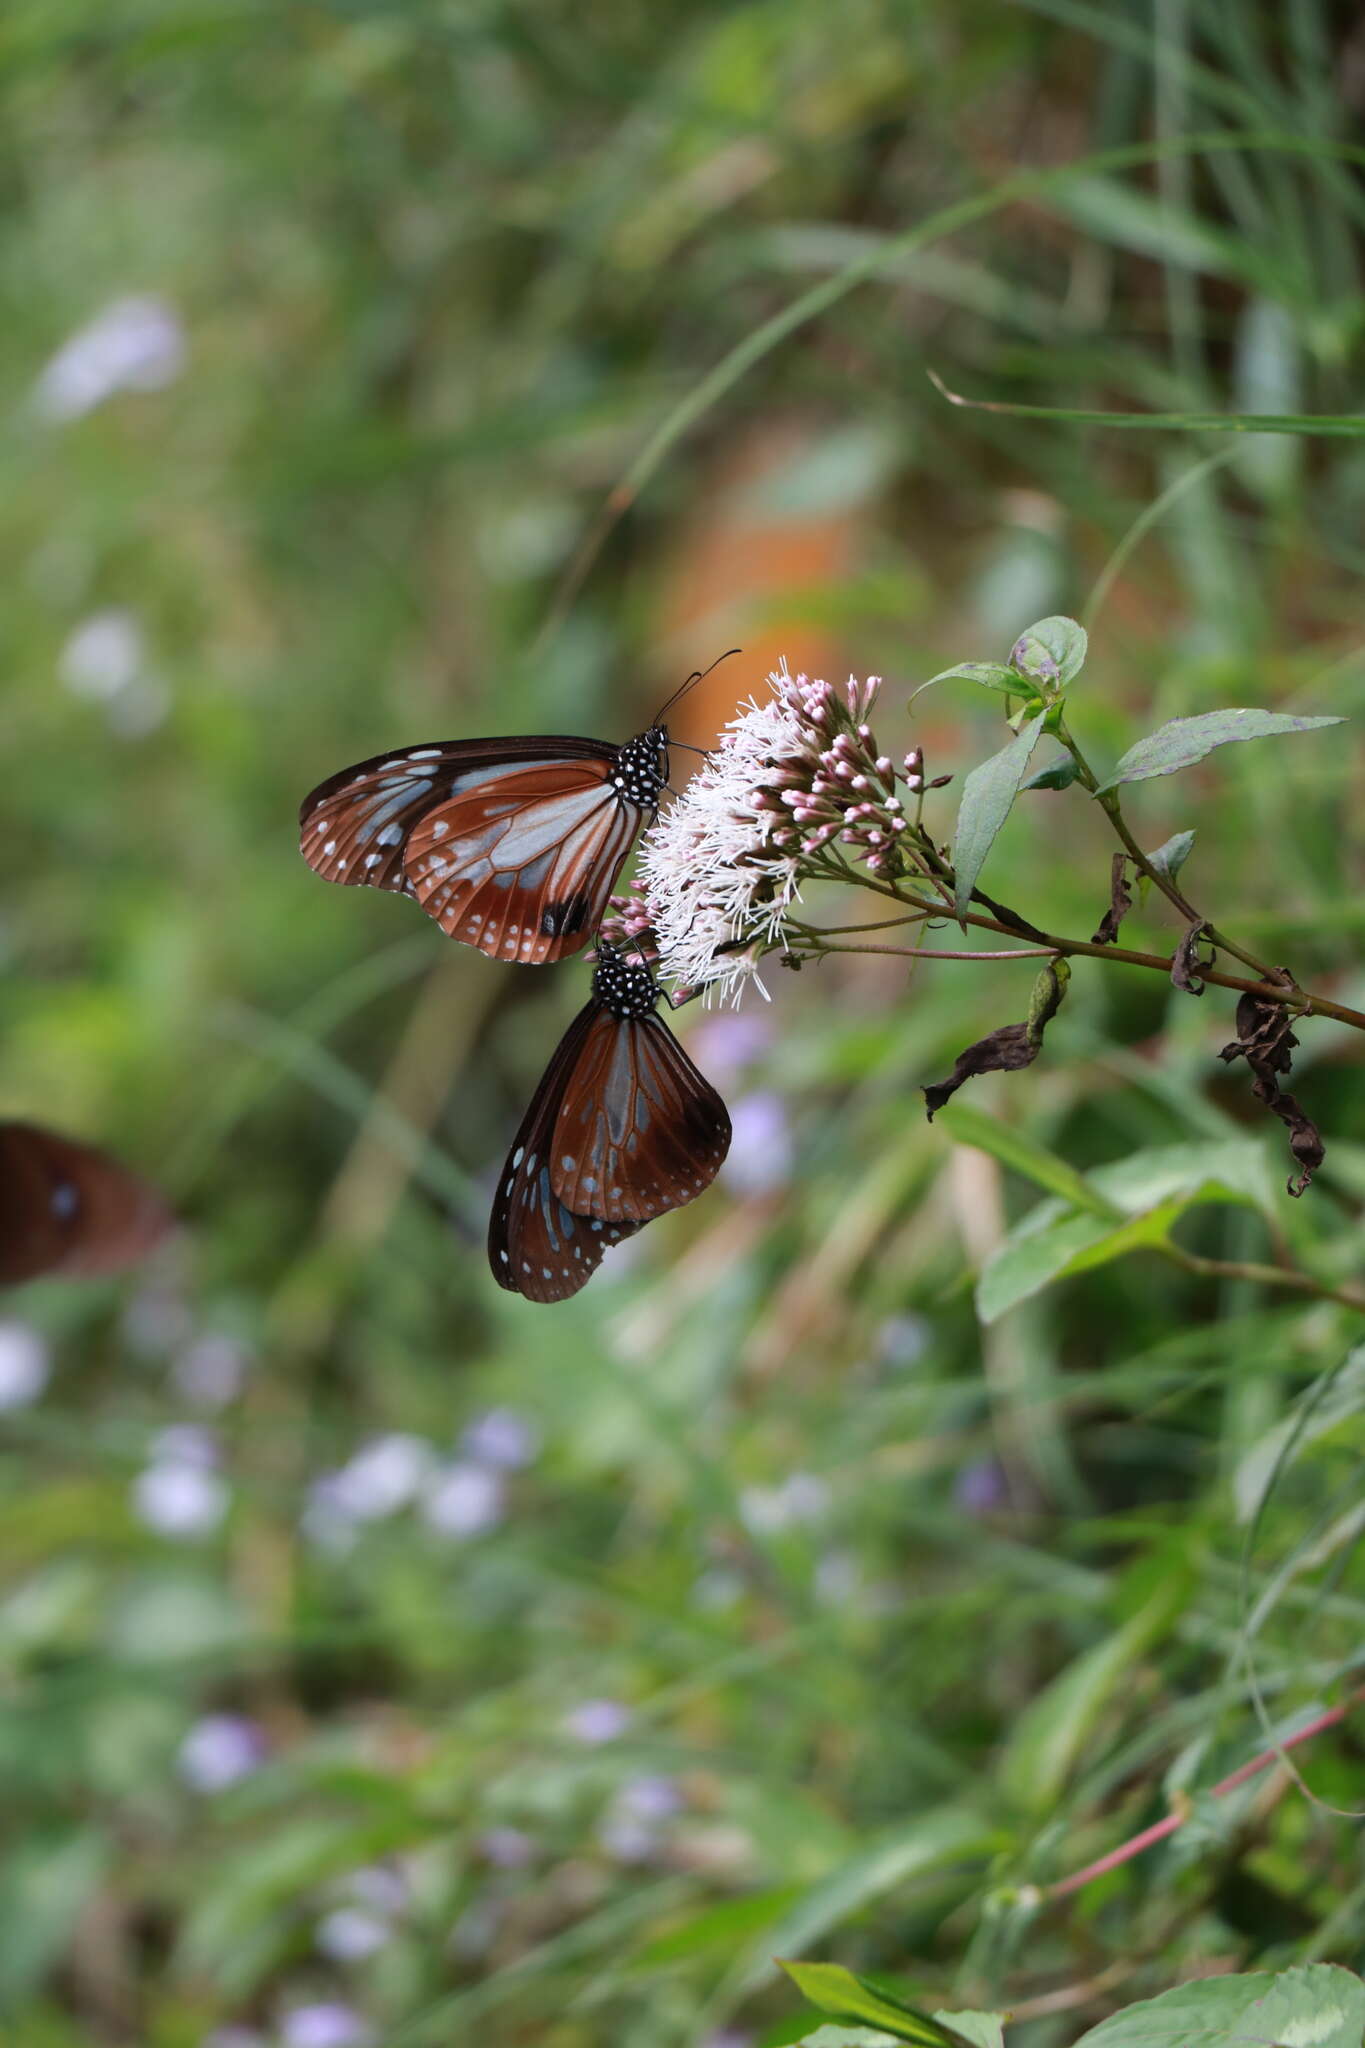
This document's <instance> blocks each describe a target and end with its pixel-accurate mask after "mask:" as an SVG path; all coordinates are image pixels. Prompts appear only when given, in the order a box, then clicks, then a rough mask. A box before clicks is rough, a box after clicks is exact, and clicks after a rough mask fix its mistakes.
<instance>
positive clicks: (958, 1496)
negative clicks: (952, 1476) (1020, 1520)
mask: <svg viewBox="0 0 1365 2048" xmlns="http://www.w3.org/2000/svg"><path fill="white" fill-rule="evenodd" d="M1009 1497H1010V1492H1009V1482H1008V1481H1007V1479H1006V1478H1005V1473H1004V1468H1003V1467H1002V1466H1001V1464H1000V1463H999V1461H998V1460H997V1459H995V1458H978V1459H977V1460H976V1462H975V1463H974V1464H971V1465H964V1466H963V1467H962V1470H961V1471H960V1472H959V1473H958V1475H957V1478H956V1480H955V1481H954V1483H953V1501H954V1504H955V1505H956V1506H957V1507H959V1508H961V1510H962V1512H963V1514H964V1515H989V1514H992V1513H994V1511H995V1510H996V1509H997V1508H1003V1507H1008V1505H1009Z"/></svg>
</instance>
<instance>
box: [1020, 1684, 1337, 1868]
mask: <svg viewBox="0 0 1365 2048" xmlns="http://www.w3.org/2000/svg"><path fill="white" fill-rule="evenodd" d="M1363 1699H1365V1691H1361V1692H1354V1693H1352V1694H1351V1697H1350V1698H1349V1699H1348V1700H1343V1702H1342V1704H1341V1705H1340V1706H1339V1707H1329V1708H1328V1709H1327V1711H1326V1712H1325V1713H1322V1714H1319V1715H1318V1716H1317V1719H1316V1720H1313V1721H1310V1722H1309V1723H1308V1725H1307V1727H1306V1728H1299V1729H1296V1730H1295V1732H1294V1734H1292V1735H1286V1737H1285V1739H1284V1741H1283V1742H1278V1743H1276V1745H1275V1747H1274V1748H1273V1749H1263V1750H1261V1751H1260V1752H1259V1754H1258V1755H1256V1756H1254V1757H1252V1758H1251V1759H1250V1761H1249V1762H1247V1763H1244V1764H1242V1765H1241V1766H1240V1768H1239V1769H1237V1770H1235V1771H1232V1772H1230V1773H1229V1775H1228V1776H1227V1777H1226V1778H1220V1779H1219V1781H1218V1783H1217V1784H1216V1785H1215V1786H1214V1787H1213V1789H1212V1791H1211V1792H1210V1793H1209V1797H1210V1798H1211V1799H1224V1798H1226V1797H1227V1795H1228V1793H1229V1792H1235V1791H1236V1789H1237V1787H1238V1786H1239V1785H1244V1784H1245V1783H1246V1781H1247V1779H1248V1778H1254V1777H1256V1776H1257V1775H1258V1773H1259V1772H1261V1771H1265V1770H1268V1769H1269V1768H1270V1766H1271V1764H1274V1763H1278V1762H1279V1761H1280V1759H1281V1757H1282V1756H1283V1755H1284V1753H1285V1751H1286V1750H1287V1749H1296V1748H1297V1747H1298V1745H1299V1744H1300V1743H1301V1742H1309V1741H1311V1740H1312V1738H1313V1737H1314V1736H1315V1735H1321V1734H1322V1732H1323V1730H1324V1729H1326V1728H1335V1727H1337V1726H1338V1725H1339V1724H1340V1723H1341V1722H1342V1721H1344V1720H1345V1719H1346V1716H1347V1715H1348V1714H1349V1713H1350V1711H1351V1709H1352V1707H1355V1706H1359V1704H1360V1702H1361V1701H1362V1700H1363ZM1192 1810H1193V1809H1192V1807H1190V1806H1188V1805H1187V1806H1186V1807H1185V1810H1183V1811H1181V1812H1178V1813H1168V1814H1167V1816H1166V1818H1165V1820H1159V1821H1157V1822H1156V1824H1155V1825H1154V1826H1153V1827H1150V1828H1144V1829H1143V1830H1142V1832H1141V1834H1137V1835H1132V1836H1130V1837H1129V1839H1128V1840H1127V1841H1126V1842H1123V1843H1121V1844H1120V1845H1119V1847H1118V1848H1117V1849H1111V1850H1110V1851H1109V1853H1108V1855H1107V1856H1099V1857H1097V1858H1096V1859H1095V1861H1094V1862H1093V1863H1087V1864H1086V1866H1085V1868H1084V1869H1083V1870H1077V1871H1073V1872H1072V1874H1071V1876H1070V1877H1064V1878H1062V1879H1060V1881H1059V1882H1058V1883H1056V1884H1050V1885H1045V1886H1044V1887H1043V1897H1044V1898H1045V1899H1064V1898H1067V1897H1069V1896H1070V1894H1071V1893H1072V1892H1078V1891H1080V1889H1081V1887H1082V1886H1083V1885H1087V1884H1090V1883H1092V1882H1093V1881H1094V1879H1095V1878H1097V1877H1103V1876H1104V1875H1105V1874H1106V1873H1107V1872H1108V1871H1111V1870H1117V1869H1118V1868H1119V1867H1120V1865H1122V1864H1124V1863H1131V1862H1132V1860H1133V1858H1134V1857H1135V1856H1140V1855H1141V1854H1142V1852H1143V1850H1144V1849H1150V1848H1152V1847H1153V1845H1154V1844H1155V1843H1157V1842H1164V1841H1165V1840H1166V1839H1167V1837H1168V1836H1169V1835H1173V1834H1175V1833H1176V1832H1177V1830H1178V1829H1180V1828H1183V1827H1184V1825H1185V1823H1186V1821H1187V1820H1188V1819H1189V1818H1190V1813H1191V1811H1192Z"/></svg>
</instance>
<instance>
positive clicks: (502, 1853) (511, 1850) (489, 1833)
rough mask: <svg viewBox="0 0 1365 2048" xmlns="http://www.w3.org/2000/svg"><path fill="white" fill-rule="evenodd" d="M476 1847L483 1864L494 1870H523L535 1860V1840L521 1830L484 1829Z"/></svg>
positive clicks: (505, 1828) (504, 1828) (503, 1828)
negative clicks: (490, 1866)
mask: <svg viewBox="0 0 1365 2048" xmlns="http://www.w3.org/2000/svg"><path fill="white" fill-rule="evenodd" d="M478 1847H479V1854H480V1855H481V1856H482V1857H483V1859H484V1861H485V1863H491V1864H492V1866H493V1868H494V1869H495V1870H524V1869H525V1868H526V1866H527V1864H528V1863H532V1862H534V1860H535V1854H536V1845H535V1840H534V1838H533V1837H532V1836H531V1835H528V1834H526V1833H524V1831H523V1830H522V1829H521V1828H509V1827H497V1828H485V1829H484V1831H483V1833H482V1834H481V1835H480V1836H479V1844H478Z"/></svg>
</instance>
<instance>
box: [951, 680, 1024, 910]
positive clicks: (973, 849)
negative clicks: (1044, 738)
mask: <svg viewBox="0 0 1365 2048" xmlns="http://www.w3.org/2000/svg"><path fill="white" fill-rule="evenodd" d="M1046 717H1047V713H1046V711H1039V712H1037V713H1036V714H1035V715H1034V716H1033V717H1032V718H1030V719H1029V721H1028V723H1027V725H1024V726H1022V727H1021V728H1020V730H1019V731H1018V732H1017V733H1016V734H1015V737H1014V738H1013V739H1012V740H1011V741H1010V743H1009V745H1008V746H1007V747H1002V748H1001V749H1000V752H999V753H998V754H992V756H991V758H990V760H989V761H983V762H982V763H981V764H980V766H979V767H977V768H973V770H972V772H971V774H970V775H969V776H968V777H967V780H966V781H965V782H964V783H963V785H962V802H961V804H960V805H959V806H958V813H957V831H956V833H955V834H954V837H953V867H954V869H955V871H956V874H957V895H956V898H955V908H956V910H957V915H958V919H959V921H961V920H962V918H963V915H964V913H965V911H966V910H967V908H968V906H969V904H970V902H971V898H972V890H973V889H974V888H975V887H976V881H977V876H978V875H979V874H980V873H981V870H982V868H983V867H984V866H985V864H986V856H987V854H988V853H989V852H990V850H991V848H992V846H993V845H994V844H995V840H996V835H997V834H998V833H999V831H1000V827H1001V826H1002V825H1003V824H1004V822H1005V820H1006V818H1007V817H1008V816H1009V814H1010V807H1011V805H1012V804H1013V802H1014V799H1015V798H1016V797H1017V796H1018V794H1019V785H1020V783H1021V782H1022V781H1023V779H1024V771H1025V769H1026V768H1027V767H1028V764H1029V756H1030V755H1031V754H1032V752H1033V749H1034V748H1035V747H1036V746H1037V744H1038V735H1039V733H1040V732H1041V731H1042V729H1043V720H1044V719H1045V718H1046Z"/></svg>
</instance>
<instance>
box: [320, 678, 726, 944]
mask: <svg viewBox="0 0 1365 2048" xmlns="http://www.w3.org/2000/svg"><path fill="white" fill-rule="evenodd" d="M721 659H722V660H724V659H725V657H724V656H722V657H721ZM712 666H713V667H714V666H715V664H714V663H713V664H712ZM699 680H700V676H699V675H695V676H689V677H688V679H687V681H686V682H685V683H684V684H683V686H682V688H681V689H680V690H675V691H674V693H673V695H672V696H671V697H670V698H669V700H668V702H667V704H665V705H664V706H663V707H662V709H661V710H660V712H659V714H658V716H657V717H656V718H655V720H654V721H653V723H652V724H651V725H650V726H648V727H647V728H646V730H645V731H644V732H641V733H637V734H636V735H635V737H634V739H630V740H627V741H626V743H625V745H624V746H619V747H617V746H612V745H611V744H610V743H609V742H608V741H606V740H585V739H575V738H572V737H569V736H566V735H562V734H550V735H533V734H527V735H524V736H522V737H518V738H512V739H496V740H441V741H438V742H434V743H431V744H429V745H426V746H420V747H405V748H401V749H399V750H398V751H397V752H395V753H390V754H376V755H374V756H373V758H372V759H370V760H368V761H358V762H357V763H356V764H355V765H354V766H353V767H350V768H343V769H342V770H341V772H340V773H339V774H337V775H333V776H330V777H329V778H328V780H327V781H326V782H322V783H319V784H318V787H317V788H316V789H315V790H313V791H312V792H311V794H310V795H309V796H307V797H305V798H304V801H303V805H302V807H301V809H300V811H299V844H300V848H301V850H302V853H303V857H304V859H305V860H306V861H307V863H308V865H309V867H311V868H312V869H314V870H315V872H316V873H318V874H320V875H321V876H322V877H323V879H324V880H325V881H328V882H340V883H342V884H343V885H344V886H354V885H356V884H359V885H362V886H364V887H367V888H371V889H390V890H393V891H395V892H396V893H398V894H401V895H405V896H413V897H415V898H416V900H417V901H418V903H420V904H421V906H422V908H423V910H425V911H426V913H427V915H428V916H429V917H433V918H435V920H436V922H437V924H439V925H440V927H441V929H442V931H444V932H445V933H446V934H447V936H448V937H450V938H452V939H459V940H461V941H462V942H463V943H464V944H465V945H467V946H476V947H477V948H478V950H479V951H480V952H481V953H486V954H487V955H488V957H489V958H490V959H491V960H517V961H521V962H523V963H526V964H530V965H533V966H537V967H538V966H541V965H542V964H544V963H545V962H546V961H551V960H563V959H567V958H568V956H569V955H570V954H571V953H577V952H579V951H580V950H581V948H582V947H584V946H585V945H587V943H588V941H589V939H590V938H591V937H592V935H593V933H594V932H595V931H596V930H597V927H598V925H599V924H600V923H601V921H602V917H603V914H604V912H605V910H606V907H607V899H608V897H609V896H610V895H611V892H612V889H613V887H614V886H615V883H616V878H617V876H618V875H619V874H620V872H621V868H622V865H623V863H624V861H625V858H626V855H627V854H628V853H629V852H630V849H631V846H632V844H633V843H634V840H635V835H636V833H637V832H638V831H639V829H640V827H641V825H642V824H643V823H644V822H645V820H646V819H648V818H652V817H653V815H654V813H655V811H656V810H657V808H658V803H659V798H660V796H661V794H662V793H663V790H664V788H665V786H666V785H667V782H668V748H669V737H668V727H667V726H666V725H665V724H664V722H663V721H664V717H665V715H666V713H667V712H668V711H669V710H671V708H672V707H673V705H674V704H675V703H676V702H677V701H678V699H679V697H681V696H682V695H683V694H684V692H685V691H687V690H689V689H690V688H691V687H692V685H693V683H694V682H697V681H699Z"/></svg>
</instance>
